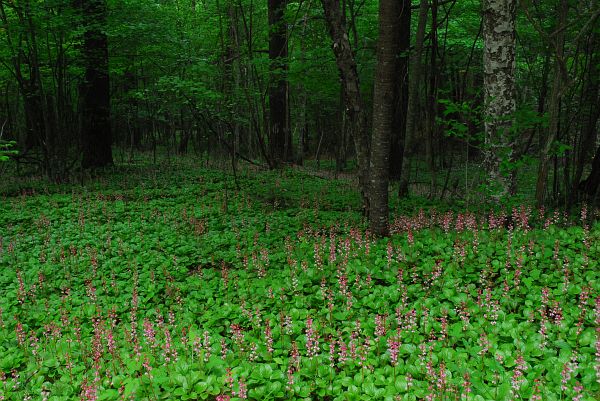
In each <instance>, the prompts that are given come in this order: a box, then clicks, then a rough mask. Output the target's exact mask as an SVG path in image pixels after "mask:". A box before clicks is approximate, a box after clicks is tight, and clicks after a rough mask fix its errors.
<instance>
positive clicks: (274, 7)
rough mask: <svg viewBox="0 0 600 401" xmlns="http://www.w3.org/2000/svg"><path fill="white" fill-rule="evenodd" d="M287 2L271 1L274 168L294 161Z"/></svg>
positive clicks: (270, 148) (270, 35)
mask: <svg viewBox="0 0 600 401" xmlns="http://www.w3.org/2000/svg"><path fill="white" fill-rule="evenodd" d="M286 3H287V0H269V60H270V63H271V67H270V70H271V78H270V83H269V123H270V124H269V152H270V153H271V158H272V160H273V163H274V165H276V166H277V165H280V164H281V163H282V162H283V161H292V158H291V154H292V141H291V139H290V129H289V118H288V116H289V104H288V83H287V78H286V73H287V69H288V65H287V57H288V45H287V26H286V24H285V20H284V18H283V17H284V12H285V6H286Z"/></svg>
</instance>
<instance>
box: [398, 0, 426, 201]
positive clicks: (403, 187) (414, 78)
mask: <svg viewBox="0 0 600 401" xmlns="http://www.w3.org/2000/svg"><path fill="white" fill-rule="evenodd" d="M428 9H429V1H428V0H421V4H420V6H419V22H418V25H417V36H416V40H415V48H414V51H413V52H412V54H411V57H410V71H409V72H410V76H409V78H408V79H409V83H408V110H407V112H406V133H405V134H404V150H403V155H402V171H401V173H400V186H399V189H398V195H399V196H400V197H405V196H407V195H408V180H409V178H410V177H409V176H410V164H411V160H412V159H413V158H414V155H415V151H416V149H415V148H416V146H415V144H416V122H417V121H416V120H417V109H418V99H419V81H420V80H421V56H422V54H423V43H424V41H425V26H426V25H427V11H428Z"/></svg>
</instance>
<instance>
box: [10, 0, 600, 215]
mask: <svg viewBox="0 0 600 401" xmlns="http://www.w3.org/2000/svg"><path fill="white" fill-rule="evenodd" d="M504 2H505V3H512V5H513V6H514V7H515V21H516V29H515V32H514V35H515V36H514V37H515V40H516V41H515V44H516V47H515V52H516V54H515V61H516V62H515V69H514V79H515V88H516V91H515V93H514V100H515V104H516V108H515V111H514V113H512V115H511V116H510V120H511V128H510V138H509V139H510V140H509V141H508V142H509V145H507V146H509V147H510V155H509V154H508V153H506V154H502V153H500V156H501V157H500V159H501V160H502V162H501V165H500V166H499V169H500V170H501V171H500V174H502V175H504V176H506V177H509V176H510V179H511V180H512V183H511V187H510V193H511V195H512V196H513V197H516V198H515V199H521V200H527V201H529V202H534V201H535V202H536V203H537V205H538V206H543V205H546V206H567V207H570V206H573V205H575V204H576V203H578V202H581V201H586V202H596V201H597V198H598V192H599V188H600V147H599V146H598V145H599V141H598V139H599V138H598V119H599V114H600V107H599V105H600V98H599V96H600V92H599V85H600V38H599V35H600V23H599V21H600V20H599V16H600V5H599V4H598V3H597V2H596V1H593V0H589V1H586V0H584V1H579V0H577V1H574V0H545V1H537V0H523V1H521V2H519V3H518V4H517V3H516V2H514V1H508V0H505V1H504ZM483 3H486V2H483ZM487 3H488V4H487V6H489V5H490V3H494V2H489V1H488V2H487ZM385 4H388V5H389V4H392V5H393V4H395V5H396V6H395V7H392V8H388V9H385V8H384V6H385ZM485 7H486V5H483V6H482V2H480V1H479V0H460V1H458V0H421V1H409V0H403V1H397V2H393V1H392V2H391V3H390V2H385V1H382V2H381V4H380V2H378V1H371V0H341V1H337V0H336V1H328V0H323V1H317V0H301V1H286V0H269V1H264V2H263V1H256V0H214V1H201V0H87V1H86V0H75V1H72V0H20V1H18V0H0V60H1V63H2V68H0V124H2V134H1V137H0V140H1V141H2V142H0V146H1V147H0V153H2V155H3V156H5V157H6V156H9V155H10V157H11V158H12V159H13V160H14V161H13V162H12V163H11V164H10V166H12V167H14V168H15V169H17V170H15V173H13V174H31V173H32V172H33V173H37V174H44V175H46V176H47V177H49V178H50V179H52V180H55V181H64V180H68V179H70V178H72V177H73V176H74V175H75V174H77V173H78V172H79V171H81V169H82V168H83V169H87V168H96V167H103V166H107V165H111V164H113V163H133V162H135V161H136V160H137V159H138V158H139V157H142V156H143V155H145V156H149V155H151V157H153V158H154V160H156V157H157V154H158V155H159V156H160V157H163V156H165V155H166V157H177V155H182V154H186V153H187V154H194V155H196V156H195V157H198V158H200V157H202V158H206V159H208V158H222V159H226V160H227V161H228V162H227V163H228V168H231V169H232V170H233V171H234V172H235V171H236V170H237V169H238V168H239V164H241V163H243V164H244V165H251V166H261V167H265V168H271V169H276V168H281V167H283V166H287V165H290V164H295V165H303V164H305V165H309V166H311V167H314V166H318V167H319V168H321V167H328V168H332V169H334V170H335V171H336V172H344V171H350V172H352V171H355V167H356V164H357V161H358V164H359V165H361V164H362V165H365V164H368V163H366V162H364V161H367V162H368V161H369V159H368V151H369V146H368V144H367V145H366V146H365V147H364V148H363V151H365V152H367V153H365V154H364V155H363V156H364V157H365V159H364V161H363V162H362V163H361V159H360V158H361V153H360V150H361V146H360V144H359V143H358V142H357V141H360V140H361V139H360V138H363V137H361V135H360V133H359V132H358V131H357V129H361V128H360V127H362V129H364V130H365V136H364V140H365V141H366V142H365V143H368V142H370V141H371V139H372V138H371V137H370V136H371V132H372V131H373V132H376V127H378V125H377V121H379V120H377V118H374V117H375V116H377V113H383V114H386V115H389V116H390V119H389V121H390V123H389V124H388V126H389V127H388V130H389V131H390V133H389V134H390V137H389V142H386V143H384V147H383V148H382V149H383V154H381V155H380V156H377V157H372V158H371V160H370V163H371V165H370V166H371V171H372V176H371V180H375V181H378V180H379V179H378V178H377V179H375V178H373V177H375V176H376V175H373V174H374V173H373V172H377V171H380V170H381V169H382V168H383V167H382V166H384V167H386V170H388V172H389V175H390V178H391V179H392V181H399V183H400V185H399V190H398V191H396V190H395V193H396V192H397V193H398V195H400V196H406V195H408V194H419V195H425V196H428V197H430V198H434V199H438V198H446V197H454V198H456V199H462V200H467V201H469V200H470V201H472V202H477V201H479V200H481V199H484V200H485V199H489V198H492V199H493V196H491V195H490V191H491V190H490V188H489V186H488V187H486V183H487V182H488V174H487V172H486V169H485V168H484V165H483V164H484V156H485V152H486V146H487V145H488V141H486V139H485V135H484V134H485V128H484V126H485V122H486V113H485V107H484V103H485V97H484V91H483V89H484V72H485V71H484V68H483V62H482V60H483V52H484V37H483V36H484V32H483V27H484V12H483V10H485ZM380 16H388V17H393V18H387V22H388V25H387V28H381V27H382V26H383V25H382V24H383V23H385V20H384V18H381V17H380ZM336 22H337V25H336ZM381 29H386V30H385V32H386V35H388V36H387V40H388V41H390V42H389V43H393V44H394V46H393V49H392V51H393V54H394V55H395V56H394V57H393V61H394V62H393V63H392V64H393V65H391V66H390V65H387V64H385V60H384V59H382V58H381V55H382V54H384V53H385V51H386V49H387V48H382V47H381V46H380V48H379V49H378V37H379V36H380V34H379V33H380V31H381ZM336 35H337V36H336ZM345 43H347V46H348V48H347V49H346V48H344V46H345V45H344V44H345ZM332 50H333V51H332ZM345 50H347V52H346V53H344V51H345ZM388 50H389V49H388ZM388 53H389V52H388ZM384 55H385V54H384ZM388 56H389V54H388ZM344 57H347V58H346V59H345V60H346V61H347V62H348V63H349V64H346V67H347V70H345V69H344V64H343V61H344V59H343V58H344ZM382 60H383V61H382ZM352 63H354V64H352ZM386 66H387V67H386ZM380 68H382V69H381V70H380ZM385 68H387V70H385ZM352 71H355V72H356V77H355V78H356V79H355V81H351V82H350V83H349V78H352V77H351V75H352ZM384 71H387V76H388V79H387V81H385V80H384V81H378V79H379V78H378V77H382V76H383V75H380V74H383V73H384ZM390 71H392V72H393V73H392V74H390ZM349 75H350V77H349ZM389 77H392V78H389ZM377 82H379V85H380V86H379V88H381V87H382V86H381V85H387V86H388V87H393V91H392V92H385V93H384V95H381V93H382V92H377V89H376V88H377V87H378V84H377ZM352 84H353V85H354V86H352ZM352 88H354V89H352ZM374 88H375V89H374ZM352 90H354V94H355V95H356V96H355V97H352V93H353V92H352ZM390 93H391V96H392V98H390ZM382 99H384V101H381V100H382ZM353 100H354V101H355V103H352V101H353ZM386 105H387V106H386ZM390 105H391V106H390ZM359 109H360V115H358V116H357V115H356V114H355V113H354V111H356V110H359ZM384 128H385V127H384ZM373 143H375V142H373ZM357 145H358V146H357ZM375 149H376V147H373V149H371V150H372V151H373V152H374V153H373V155H375V154H377V153H375ZM15 150H16V151H18V153H16V152H14V151H15ZM487 150H489V148H487ZM388 155H389V156H388ZM385 157H389V163H388V160H387V159H385ZM378 160H383V161H382V163H379V164H378V165H377V161H378ZM373 162H375V164H376V166H375V167H374V166H373ZM384 162H385V163H384ZM321 163H322V165H321ZM1 168H3V169H4V173H6V174H9V170H8V169H9V168H10V167H7V165H4V166H2V167H1ZM378 168H379V170H377V169H378ZM358 173H359V174H358V175H359V176H361V172H360V169H359V171H358ZM377 177H378V176H377ZM359 178H361V179H362V180H363V181H364V186H363V189H365V188H371V190H372V189H373V182H372V183H371V187H369V186H368V185H367V184H366V180H367V179H368V177H367V176H364V177H362V176H361V177H359ZM385 180H387V178H385ZM385 180H384V181H385ZM384 181H381V182H384ZM378 182H379V181H378ZM375 183H376V182H375ZM383 188H384V189H385V190H386V192H387V181H385V182H384V186H383ZM394 188H395V187H394ZM365 190H366V191H367V192H368V191H369V189H365ZM386 213H387V212H386ZM386 216H387V215H386Z"/></svg>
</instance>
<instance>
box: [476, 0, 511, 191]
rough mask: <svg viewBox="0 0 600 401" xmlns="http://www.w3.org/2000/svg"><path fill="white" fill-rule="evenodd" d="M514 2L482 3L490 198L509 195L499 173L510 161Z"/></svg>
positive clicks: (503, 173)
mask: <svg viewBox="0 0 600 401" xmlns="http://www.w3.org/2000/svg"><path fill="white" fill-rule="evenodd" d="M515 18H516V0H485V1H484V6H483V41H484V52H483V68H484V91H485V113H484V116H485V160H484V164H485V167H486V170H487V175H488V184H489V186H490V190H491V196H492V199H493V200H494V201H495V202H498V201H499V200H500V199H501V198H502V197H505V196H508V195H509V192H510V191H509V187H510V180H509V177H508V174H507V172H506V171H502V169H501V163H502V161H503V160H511V158H512V152H513V147H514V144H513V140H512V138H511V136H512V134H511V127H512V121H513V118H514V113H515V110H516V89H515V50H516V31H515Z"/></svg>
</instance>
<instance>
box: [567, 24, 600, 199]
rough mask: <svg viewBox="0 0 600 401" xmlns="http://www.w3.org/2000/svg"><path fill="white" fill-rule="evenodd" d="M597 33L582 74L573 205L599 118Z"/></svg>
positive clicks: (592, 38)
mask: <svg viewBox="0 0 600 401" xmlns="http://www.w3.org/2000/svg"><path fill="white" fill-rule="evenodd" d="M598 44H599V43H598V34H597V33H593V34H591V35H590V38H589V40H588V43H587V51H586V53H587V54H588V62H587V67H586V73H585V75H584V83H583V89H582V91H583V94H582V97H583V98H582V104H581V108H580V117H581V118H580V120H581V131H580V137H581V143H580V145H579V151H578V152H577V158H576V160H575V175H574V177H573V185H572V186H573V187H572V188H571V193H570V194H569V206H573V204H574V203H575V202H576V200H577V198H578V194H579V190H578V188H579V185H580V181H581V177H582V176H583V169H584V167H585V165H586V163H587V162H588V160H589V159H588V158H589V155H590V150H591V149H593V147H594V141H595V139H596V133H597V132H596V131H597V130H596V124H597V123H598V119H599V118H600V107H598V103H599V101H600V99H599V98H598V97H599V95H600V69H599V68H598V67H597V66H598V65H600V52H599V51H598V50H600V49H598V47H599V46H598Z"/></svg>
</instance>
